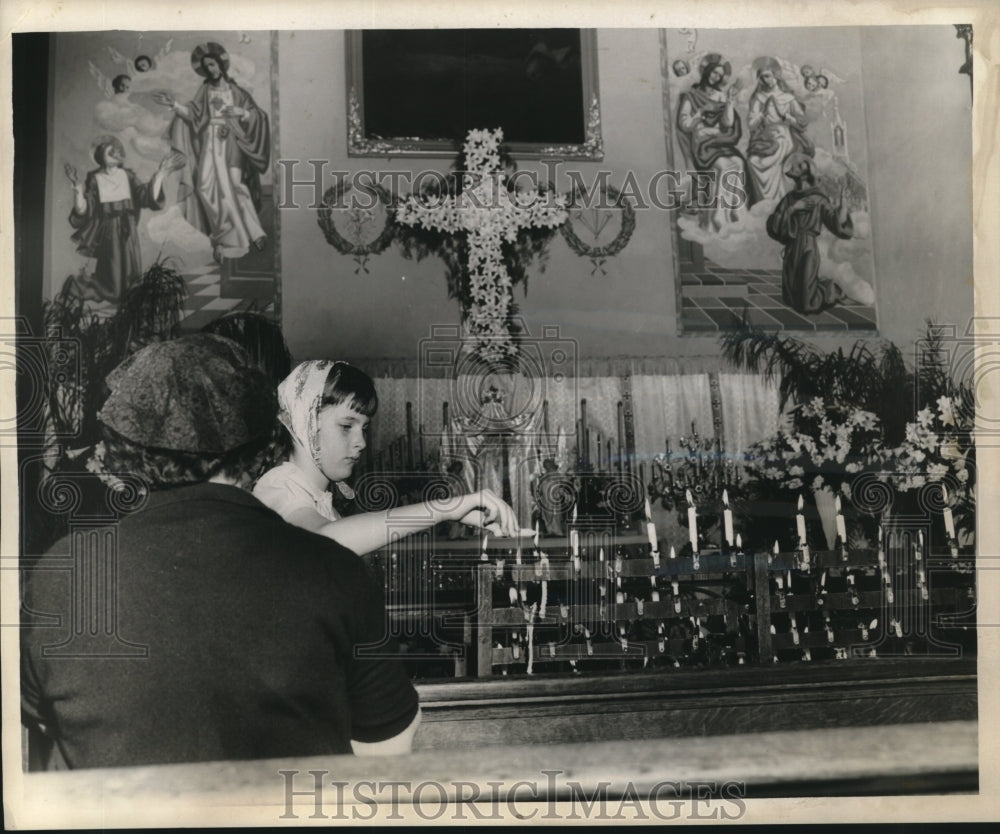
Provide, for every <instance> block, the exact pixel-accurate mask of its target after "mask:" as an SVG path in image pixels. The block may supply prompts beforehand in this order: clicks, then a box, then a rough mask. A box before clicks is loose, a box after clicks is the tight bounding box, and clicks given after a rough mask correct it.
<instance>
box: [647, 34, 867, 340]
mask: <svg viewBox="0 0 1000 834" xmlns="http://www.w3.org/2000/svg"><path fill="white" fill-rule="evenodd" d="M661 45H662V54H661V63H662V72H663V87H664V122H665V130H666V134H667V148H668V154H669V160H670V164H671V170H672V171H673V172H675V174H674V175H675V177H676V184H677V186H678V188H677V192H676V193H677V194H678V195H679V205H677V206H676V207H675V210H674V211H673V212H671V219H670V223H671V231H672V233H673V236H674V244H675V251H676V253H677V273H676V274H677V276H678V281H677V291H678V295H679V304H678V307H679V309H680V311H681V312H680V319H681V321H680V325H681V329H682V331H683V332H685V333H692V332H703V333H710V332H713V331H718V330H725V329H728V328H732V327H734V326H737V325H739V323H741V322H743V321H746V322H749V323H750V324H752V325H756V326H759V327H763V328H766V329H783V330H805V331H814V332H815V331H830V332H844V331H859V334H858V335H864V333H865V332H868V333H870V332H871V331H873V330H874V329H875V328H876V325H877V317H876V308H875V287H874V284H875V280H876V279H875V275H874V261H873V253H872V230H871V224H870V219H869V199H870V195H869V190H868V182H869V179H868V174H867V166H868V153H867V131H866V125H865V114H864V107H863V101H862V78H861V48H860V41H859V35H858V32H857V31H856V30H847V29H823V28H821V29H802V30H798V29H796V30H792V29H773V30H772V29H757V30H742V31H726V30H697V29H678V30H665V31H664V32H663V37H662V41H661Z"/></svg>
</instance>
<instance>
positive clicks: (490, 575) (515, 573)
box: [476, 536, 974, 677]
mask: <svg viewBox="0 0 1000 834" xmlns="http://www.w3.org/2000/svg"><path fill="white" fill-rule="evenodd" d="M645 541H646V540H645V538H644V537H641V536H626V537H622V538H621V539H616V540H615V541H614V544H615V545H616V546H619V545H630V544H643V543H645ZM560 544H561V545H562V546H563V547H565V543H564V542H561V543H560ZM607 555H608V554H605V559H604V560H600V561H595V560H594V559H593V557H592V556H591V557H589V558H588V560H587V561H582V559H581V561H580V562H579V566H578V567H574V565H573V562H572V560H571V558H570V557H569V556H567V555H566V554H565V553H562V554H560V555H558V556H555V557H550V564H549V565H548V566H547V567H546V568H544V569H540V568H539V567H538V564H537V562H536V561H535V560H534V557H532V563H531V564H520V565H518V564H515V565H509V564H505V565H504V574H503V575H504V579H505V581H510V582H513V583H518V584H519V585H520V584H522V583H524V582H535V583H538V582H541V581H543V580H544V581H547V582H569V581H573V580H577V579H580V580H596V581H606V582H608V583H609V587H611V588H613V586H611V585H610V583H612V582H614V580H615V579H616V578H617V577H621V578H622V579H636V578H650V577H652V578H656V579H657V580H659V579H663V580H665V581H666V582H673V581H680V580H683V581H684V582H685V584H686V585H689V584H690V583H691V582H697V583H700V584H702V585H706V584H711V583H713V582H721V581H724V580H726V579H727V578H731V577H732V575H733V574H735V573H744V574H745V577H746V581H747V588H748V589H749V590H750V591H751V593H752V596H753V607H752V608H751V607H750V606H749V605H744V604H740V603H738V602H736V601H733V600H730V599H726V598H718V599H704V598H695V599H692V598H690V597H681V596H674V595H673V594H672V593H671V591H670V590H669V589H667V588H664V589H663V590H662V591H661V599H660V600H659V601H658V602H653V601H650V600H645V601H643V602H642V604H641V609H640V604H639V603H638V602H637V601H634V600H628V601H623V602H616V601H615V599H614V593H615V592H614V590H613V589H612V590H609V591H607V595H608V599H607V600H606V601H605V602H602V603H600V604H571V605H566V604H550V605H549V607H548V608H547V610H546V611H545V612H544V615H543V614H542V612H540V611H537V610H536V611H535V612H534V613H533V614H532V613H531V612H529V611H528V610H527V609H526V608H525V607H524V606H523V605H522V604H521V602H520V601H519V602H518V603H517V604H512V605H510V606H504V607H500V608H495V607H493V581H494V577H495V575H496V566H495V564H493V563H492V562H491V563H484V564H483V565H481V566H480V569H479V571H478V572H477V581H476V603H477V605H476V607H477V620H478V623H477V644H476V648H477V671H478V675H479V676H480V677H488V676H490V675H491V674H492V673H493V667H494V666H498V665H500V666H510V665H523V664H526V663H527V662H528V659H529V656H528V653H529V650H528V647H527V646H525V647H524V649H519V650H518V651H517V652H515V650H514V649H513V648H511V647H498V646H494V640H493V637H494V629H503V628H508V629H509V628H512V627H517V628H523V627H525V626H527V625H528V624H529V622H530V623H532V624H533V626H534V627H536V628H537V627H546V626H549V627H552V626H560V625H562V626H570V625H573V624H576V623H590V624H592V623H605V624H614V623H618V622H622V621H629V622H631V621H635V620H637V619H646V620H653V621H656V620H671V619H674V620H676V619H683V618H689V617H707V616H711V615H720V614H721V615H723V616H725V617H733V618H738V617H739V616H740V615H741V614H748V615H749V616H750V617H751V619H752V621H753V622H754V624H755V626H756V628H755V633H756V638H757V646H756V648H757V651H756V652H755V653H754V659H755V660H756V661H757V662H758V663H761V664H770V663H772V662H773V661H774V660H775V659H776V658H777V655H776V652H778V651H783V650H790V649H799V650H806V649H812V648H820V647H826V648H833V647H851V648H857V647H858V646H859V645H860V646H864V645H865V644H869V643H875V642H877V641H870V640H869V638H868V637H867V636H866V635H865V634H864V629H843V628H838V629H834V628H833V627H832V626H829V627H824V628H822V629H820V630H815V629H814V630H813V631H812V632H810V631H809V629H808V626H805V627H804V628H802V629H801V630H800V629H798V628H797V627H795V626H794V622H793V627H792V628H791V629H790V631H789V632H786V633H783V634H775V633H772V616H773V615H775V614H790V615H796V614H800V613H801V614H806V613H814V614H815V613H820V614H823V613H828V614H830V615H838V616H840V615H844V614H845V613H853V612H858V613H859V614H861V613H862V612H865V611H871V610H880V611H885V610H886V609H887V608H888V609H890V610H891V611H892V612H895V613H900V614H901V613H902V612H903V611H905V610H911V611H915V610H916V609H918V608H919V607H921V606H922V607H925V608H928V609H930V608H933V609H935V610H936V611H938V612H940V611H941V610H942V609H947V610H948V611H949V612H952V613H958V612H962V611H963V609H965V610H968V609H971V607H972V600H973V598H972V597H971V596H970V594H972V593H974V589H973V588H972V585H971V583H970V586H969V588H966V589H961V588H934V589H930V588H927V587H926V586H925V587H924V588H923V589H921V588H917V589H913V588H912V587H897V588H895V589H894V590H893V595H892V599H891V600H890V599H889V594H888V586H887V585H886V584H882V583H880V586H879V590H878V591H871V590H865V591H862V590H858V591H856V592H853V593H852V592H833V593H829V592H827V591H826V590H825V588H824V587H822V586H821V585H820V582H819V577H820V575H821V574H822V572H823V571H827V572H838V571H840V572H851V571H860V570H865V569H871V568H876V569H878V571H879V576H880V577H884V576H885V575H888V577H889V579H890V585H891V584H892V583H896V584H899V583H900V582H901V580H902V582H903V583H906V582H909V585H910V586H912V585H913V584H914V583H913V582H912V576H911V575H910V574H911V573H912V571H913V570H914V567H915V565H920V566H922V569H923V570H924V571H925V574H926V575H928V576H929V575H930V574H932V573H933V571H934V570H940V569H942V568H948V569H955V568H964V569H965V570H968V571H970V572H971V567H968V566H970V565H971V562H969V561H967V558H966V559H961V558H954V557H952V555H951V554H950V553H948V554H945V555H941V554H925V556H924V558H923V560H922V561H921V562H914V561H910V562H909V563H908V564H906V565H900V564H898V559H892V558H891V557H892V556H893V555H894V554H890V558H891V561H888V562H887V561H886V554H885V552H884V551H883V552H880V551H878V550H874V549H871V550H867V549H864V550H852V551H850V552H848V551H845V550H835V551H815V552H812V553H810V554H809V561H808V562H805V560H804V557H803V554H802V553H801V552H799V551H793V552H787V553H777V554H775V553H770V552H766V553H752V554H747V553H736V554H725V553H720V552H703V553H700V554H699V556H698V558H697V560H696V559H695V558H694V557H693V556H684V557H678V558H675V559H669V558H666V559H665V558H662V557H661V559H660V560H659V562H658V563H656V562H654V560H653V559H652V558H638V559H632V558H626V559H620V560H617V559H616V558H614V557H612V558H610V559H609V558H607ZM789 571H791V572H794V573H795V574H796V575H797V576H798V577H802V576H805V575H808V577H809V581H810V583H811V586H812V591H811V592H810V593H792V592H791V589H788V591H787V592H786V591H778V592H775V593H772V592H771V590H770V589H771V580H772V577H773V576H776V575H782V574H785V573H787V572H789ZM727 575H728V576H727ZM508 577H509V579H508ZM762 591H763V592H762ZM663 597H666V598H665V599H664V598H663ZM883 619H884V618H883ZM889 627H890V623H888V622H881V623H880V624H879V626H878V629H879V632H878V633H879V634H880V635H883V636H884V635H885V634H886V633H887V630H888V628H889ZM831 638H832V639H831ZM683 644H684V640H683V639H677V638H674V639H669V638H667V639H657V640H645V641H636V640H627V641H622V642H621V643H620V644H618V645H616V644H614V643H610V644H609V643H600V644H597V645H592V644H591V643H590V641H589V640H588V641H587V644H586V645H579V644H565V643H564V642H552V641H548V640H546V639H544V638H543V639H540V640H538V641H537V644H535V645H534V646H533V649H532V650H531V659H532V660H533V661H534V662H538V663H546V662H553V661H565V660H572V661H576V660H582V659H587V658H591V659H611V658H622V659H623V658H629V657H642V656H644V653H645V656H647V657H656V656H657V655H659V656H667V657H670V656H674V657H676V656H678V652H681V651H682V648H683ZM845 650H846V649H845Z"/></svg>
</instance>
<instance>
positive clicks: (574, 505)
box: [573, 503, 576, 524]
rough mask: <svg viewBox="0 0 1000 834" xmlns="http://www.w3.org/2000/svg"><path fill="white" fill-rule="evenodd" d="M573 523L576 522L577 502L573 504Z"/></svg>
mask: <svg viewBox="0 0 1000 834" xmlns="http://www.w3.org/2000/svg"><path fill="white" fill-rule="evenodd" d="M573 523H574V524H576V504H575V503H574V504H573Z"/></svg>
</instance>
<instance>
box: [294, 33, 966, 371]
mask: <svg viewBox="0 0 1000 834" xmlns="http://www.w3.org/2000/svg"><path fill="white" fill-rule="evenodd" d="M942 39H945V40H946V43H945V44H944V45H942ZM952 39H953V30H952V28H951V27H943V26H942V27H919V28H917V27H892V28H882V27H880V28H877V29H875V28H872V29H867V28H865V29H862V30H860V44H861V53H862V66H863V72H864V77H863V85H864V107H865V119H864V121H865V123H866V124H867V129H868V136H867V140H868V141H867V151H868V154H869V158H868V159H867V160H866V162H867V165H866V168H867V172H868V176H869V183H870V186H871V193H872V195H873V196H872V235H873V245H874V255H875V291H876V294H877V299H878V300H877V307H878V310H879V332H880V334H881V335H883V336H885V337H887V338H890V339H892V340H894V341H896V342H897V343H899V344H901V345H909V344H910V343H911V342H912V340H913V339H914V338H917V337H919V335H920V334H921V329H922V322H923V319H924V318H925V317H931V318H933V319H934V320H935V321H941V322H947V323H950V322H956V323H958V324H960V325H961V326H963V327H964V323H965V321H966V320H967V319H968V317H969V315H970V312H971V309H972V286H971V274H972V242H971V217H970V213H971V177H970V170H969V161H968V160H969V155H968V153H967V152H966V151H965V149H966V148H968V147H969V143H970V141H971V140H970V135H971V130H970V118H971V115H970V113H971V109H970V98H969V95H968V93H969V90H968V79H967V77H966V76H963V75H959V74H958V73H957V68H958V65H959V64H960V63H961V58H962V51H961V42H960V41H958V40H955V43H954V49H949V48H948V47H949V46H951V43H950V41H951V40H952ZM279 56H280V57H279V61H280V72H279V84H280V91H281V101H282V114H281V137H282V139H281V155H282V157H283V158H286V159H291V158H295V159H307V158H323V159H328V160H329V162H330V166H329V169H330V170H334V169H339V170H351V171H356V170H361V169H364V168H373V169H376V170H394V169H396V170H399V169H406V170H413V171H416V170H421V169H424V168H433V169H435V170H444V169H445V168H446V167H447V164H448V160H438V159H415V158H394V159H375V158H367V159H363V158H362V159H359V158H348V156H347V153H346V133H347V124H346V104H345V78H346V73H345V65H344V38H343V33H341V32H294V33H293V32H289V33H283V34H282V35H281V39H280V49H279ZM659 61H660V41H659V33H658V31H657V30H655V29H643V30H601V31H600V32H599V33H598V65H599V77H600V96H601V107H602V121H603V124H602V131H603V139H604V148H605V158H604V161H603V162H600V163H597V162H572V163H564V166H563V167H561V168H560V169H559V171H560V175H561V176H560V177H558V178H557V185H558V186H559V188H560V190H566V188H568V184H569V181H568V179H567V178H566V177H565V169H566V168H570V167H572V168H574V169H575V170H577V171H579V172H580V173H581V175H582V176H583V179H584V181H585V182H588V183H589V182H591V181H592V179H593V177H594V176H595V175H596V173H597V172H598V171H599V170H602V169H607V170H610V171H611V177H610V182H611V184H613V185H616V186H618V187H621V186H622V185H623V183H624V179H625V177H626V175H627V173H628V172H629V171H634V172H635V175H636V179H637V181H638V182H640V183H645V182H648V181H649V178H650V177H651V176H652V175H653V174H654V173H655V172H656V171H658V170H661V169H663V168H664V167H665V166H666V164H667V163H666V159H667V157H666V147H665V141H664V135H663V130H664V128H663V116H664V114H663V102H662V84H661V76H660V66H659ZM943 149H952V150H951V151H950V152H949V153H947V154H945V153H943ZM521 167H522V168H525V167H529V168H535V169H537V170H539V171H541V170H543V169H541V168H540V167H539V165H538V163H532V162H522V163H521ZM307 175H308V169H306V168H305V167H303V166H300V167H299V169H298V173H297V176H298V177H299V178H304V177H305V176H307ZM306 190H308V189H306ZM282 229H283V246H282V248H283V260H282V275H283V279H282V296H283V306H282V318H283V321H284V322H285V323H286V325H287V327H288V336H289V341H290V343H291V346H292V350H293V351H294V352H295V354H296V355H297V356H313V355H332V356H349V357H352V358H358V359H362V358H374V357H400V358H410V359H412V358H416V357H417V355H418V353H419V341H420V339H421V338H423V337H425V336H426V335H428V329H429V326H430V324H431V323H436V324H457V323H458V321H459V310H458V306H457V304H456V302H455V301H453V300H451V299H449V298H448V297H447V290H446V286H445V280H444V276H443V268H442V266H441V265H440V262H439V261H438V260H437V259H436V258H433V257H431V258H428V259H427V260H425V261H423V262H419V263H418V262H415V261H411V260H407V259H406V258H404V257H403V256H402V254H401V253H400V252H399V250H398V249H397V248H396V247H395V246H392V247H390V248H389V249H387V250H386V251H385V252H384V253H382V254H381V255H378V256H375V257H373V258H371V259H370V260H369V262H368V268H369V270H370V274H368V275H365V274H363V273H361V274H358V275H355V274H354V269H355V263H354V261H353V259H352V258H351V257H349V256H345V255H340V254H339V253H337V252H336V251H335V250H334V249H333V248H332V247H330V246H329V245H328V244H327V243H326V242H325V240H324V239H323V237H322V234H321V233H320V231H319V229H318V227H317V225H316V217H315V212H314V211H311V210H307V209H304V208H302V209H299V210H294V211H293V210H286V211H285V212H283V215H282ZM672 264H673V253H672V246H671V240H670V234H669V228H668V224H667V216H666V213H665V212H663V211H661V210H658V209H655V208H653V209H645V210H643V209H640V210H638V211H637V213H636V230H635V233H634V235H633V237H632V240H631V241H630V243H629V244H628V246H627V247H626V248H625V250H624V251H623V252H622V253H621V254H620V255H618V256H617V257H614V258H610V259H608V260H607V261H606V262H605V263H604V269H605V270H606V271H607V274H606V275H601V273H600V270H596V271H594V270H593V266H592V264H591V262H590V261H589V260H588V259H586V258H580V257H578V256H577V255H575V254H574V253H573V252H572V251H571V250H570V249H569V247H568V246H567V245H566V242H565V241H564V240H563V239H562V237H561V236H556V237H555V238H554V239H553V241H552V243H551V245H550V247H549V257H548V260H547V264H546V267H545V270H544V271H542V270H541V269H540V267H539V265H537V264H536V265H534V266H533V267H532V268H531V270H530V273H529V281H528V285H527V288H525V287H518V288H516V290H515V300H516V302H517V303H518V304H519V305H520V307H521V311H522V314H523V315H524V317H525V321H526V323H527V325H528V328H529V331H530V332H533V333H535V332H538V331H539V329H540V328H541V326H543V325H549V324H557V325H559V326H560V328H561V335H562V336H564V337H569V338H573V339H576V340H578V343H579V351H580V356H581V357H584V358H593V357H603V356H620V355H632V356H688V355H705V354H714V353H716V352H717V347H716V340H715V337H714V336H704V335H687V336H682V337H678V336H677V319H676V310H675V290H674V285H673V276H672V272H673V265H672ZM592 271H594V274H591V273H592ZM403 276H405V279H404V278H403ZM852 340H853V336H852V337H851V338H850V339H846V340H845V339H844V338H843V337H836V336H831V337H823V336H819V337H817V338H816V341H817V342H818V343H820V344H824V345H836V344H839V343H842V342H844V341H852Z"/></svg>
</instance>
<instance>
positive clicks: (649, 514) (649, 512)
mask: <svg viewBox="0 0 1000 834" xmlns="http://www.w3.org/2000/svg"><path fill="white" fill-rule="evenodd" d="M652 518H653V508H652V507H651V506H649V498H648V497H647V498H646V521H651V520H652Z"/></svg>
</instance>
